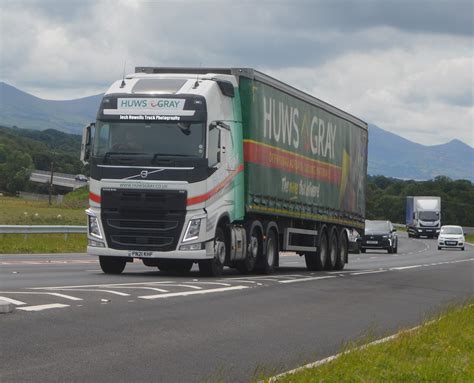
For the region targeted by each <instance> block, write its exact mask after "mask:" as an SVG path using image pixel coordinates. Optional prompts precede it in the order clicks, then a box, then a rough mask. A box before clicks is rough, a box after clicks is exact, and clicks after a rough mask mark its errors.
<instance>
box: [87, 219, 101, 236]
mask: <svg viewBox="0 0 474 383" xmlns="http://www.w3.org/2000/svg"><path fill="white" fill-rule="evenodd" d="M88 217H89V234H90V235H92V236H93V237H96V238H99V239H102V233H101V232H100V226H99V220H98V219H97V217H95V216H93V215H89V216H88Z"/></svg>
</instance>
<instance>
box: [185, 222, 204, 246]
mask: <svg viewBox="0 0 474 383" xmlns="http://www.w3.org/2000/svg"><path fill="white" fill-rule="evenodd" d="M200 228H201V218H193V219H192V220H191V221H189V223H188V227H187V229H186V234H184V239H183V242H188V241H193V240H195V239H198V238H199V229H200Z"/></svg>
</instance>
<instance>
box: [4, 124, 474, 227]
mask: <svg viewBox="0 0 474 383" xmlns="http://www.w3.org/2000/svg"><path fill="white" fill-rule="evenodd" d="M80 147H81V137H80V136H78V135H74V134H68V133H63V132H59V131H57V130H54V129H48V130H43V131H37V130H28V129H19V128H15V127H13V128H8V127H2V126H0V192H7V193H11V194H15V193H16V192H17V191H33V192H40V193H41V192H44V193H46V192H47V185H46V184H44V185H42V184H37V183H33V182H30V181H28V179H29V174H30V172H31V171H32V170H35V169H37V170H50V167H51V162H54V171H55V172H61V173H69V174H86V175H87V174H88V169H87V167H85V166H84V165H83V164H82V162H81V161H80V160H79V152H80ZM406 196H439V197H441V214H442V224H455V225H462V226H474V185H473V184H472V182H470V181H468V180H452V179H450V178H449V177H446V176H438V177H436V178H434V179H433V180H429V181H414V180H400V179H395V178H388V177H384V176H369V177H368V179H367V194H366V216H367V219H388V220H390V221H392V222H397V223H405V200H406Z"/></svg>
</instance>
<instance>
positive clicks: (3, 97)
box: [0, 82, 474, 181]
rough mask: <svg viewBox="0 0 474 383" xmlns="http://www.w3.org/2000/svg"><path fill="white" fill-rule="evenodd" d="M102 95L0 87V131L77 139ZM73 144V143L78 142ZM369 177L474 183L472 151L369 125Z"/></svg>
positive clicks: (457, 144) (459, 144)
mask: <svg viewBox="0 0 474 383" xmlns="http://www.w3.org/2000/svg"><path fill="white" fill-rule="evenodd" d="M101 99H102V94H98V95H95V96H90V97H85V98H80V99H76V100H68V101H52V100H43V99H41V98H38V97H35V96H32V95H30V94H28V93H25V92H23V91H21V90H19V89H17V88H15V87H13V86H11V85H8V84H6V83H3V82H0V125H4V126H17V127H20V128H27V129H33V130H41V131H43V130H48V132H46V134H41V135H38V136H37V137H34V134H35V133H34V132H28V133H25V134H27V135H29V137H30V138H33V139H37V140H40V141H41V140H43V141H44V140H50V141H54V142H56V141H57V140H58V141H60V142H64V143H66V145H69V144H70V142H69V141H68V138H67V137H66V136H62V135H58V134H57V132H56V133H55V132H54V131H53V130H50V129H56V130H59V131H62V132H67V133H73V134H82V128H83V127H84V126H85V125H86V124H87V123H89V122H91V121H94V120H95V118H96V113H97V109H98V108H99V104H100V101H101ZM73 140H75V141H77V140H78V138H77V137H76V138H74V139H73ZM368 162H369V163H368V173H369V174H370V175H384V176H387V177H393V178H401V179H415V180H427V179H432V178H434V177H436V176H438V175H445V176H448V177H450V178H452V179H468V180H470V181H474V170H473V168H474V149H473V148H472V147H470V146H468V145H466V144H465V143H463V142H461V141H459V140H452V141H450V142H448V143H446V144H443V145H434V146H425V145H421V144H417V143H414V142H412V141H409V140H407V139H405V138H402V137H400V136H398V135H396V134H394V133H391V132H388V131H386V130H383V129H381V128H379V127H377V126H375V125H372V124H369V161H368Z"/></svg>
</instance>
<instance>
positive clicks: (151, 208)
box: [101, 189, 187, 251]
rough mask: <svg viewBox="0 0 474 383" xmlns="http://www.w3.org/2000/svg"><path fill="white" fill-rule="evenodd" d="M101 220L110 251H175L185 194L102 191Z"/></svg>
mask: <svg viewBox="0 0 474 383" xmlns="http://www.w3.org/2000/svg"><path fill="white" fill-rule="evenodd" d="M101 196H102V198H101V205H102V206H101V209H102V212H101V217H102V223H103V226H104V232H105V237H106V240H107V243H108V245H109V247H110V248H112V249H117V250H148V251H171V250H176V246H177V243H178V240H179V236H180V234H181V232H182V228H183V224H184V219H185V215H186V199H187V194H186V192H185V191H177V190H172V191H162V190H156V191H155V190H151V191H150V190H145V191H143V190H121V189H106V190H102V194H101Z"/></svg>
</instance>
